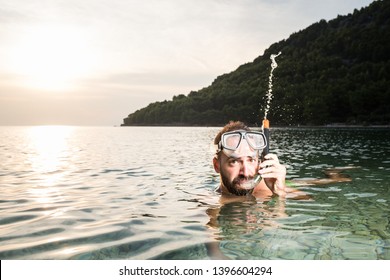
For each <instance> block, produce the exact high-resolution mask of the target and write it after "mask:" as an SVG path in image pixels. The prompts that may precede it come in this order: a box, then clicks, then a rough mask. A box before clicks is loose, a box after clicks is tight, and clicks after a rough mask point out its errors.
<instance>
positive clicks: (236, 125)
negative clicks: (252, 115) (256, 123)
mask: <svg viewBox="0 0 390 280" xmlns="http://www.w3.org/2000/svg"><path fill="white" fill-rule="evenodd" d="M234 130H245V131H250V130H251V129H250V128H249V127H248V126H247V125H246V124H245V123H243V122H240V121H230V122H229V123H228V124H226V125H225V126H224V127H223V128H222V129H221V130H220V131H219V132H218V134H217V135H216V136H215V138H214V144H215V145H218V144H219V142H220V141H221V138H222V134H224V133H225V132H229V131H234ZM216 156H217V157H218V154H217V155H216Z"/></svg>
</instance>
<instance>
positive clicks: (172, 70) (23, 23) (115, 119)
mask: <svg viewBox="0 0 390 280" xmlns="http://www.w3.org/2000/svg"><path fill="white" fill-rule="evenodd" d="M372 2H373V0H343V1H339V0H322V1H313V0H240V1H238V0H198V1H189V0H145V1H139V0H35V1H31V0H12V1H9V0H0V42H1V45H0V125H81V126H89V125H91V126H117V125H120V124H121V123H122V122H123V118H125V117H126V116H127V115H128V114H130V113H132V112H134V111H136V110H138V109H141V108H143V107H145V106H147V105H148V104H149V103H152V102H156V101H163V100H171V99H172V97H173V96H175V95H179V94H185V95H187V94H188V93H189V92H190V91H192V90H199V89H202V88H204V87H207V86H209V85H210V84H211V83H212V82H213V80H214V79H215V78H216V77H218V76H220V75H222V74H225V73H229V72H232V71H234V70H235V69H237V67H238V66H240V65H242V64H244V63H248V62H252V61H253V60H254V59H255V58H256V57H258V56H259V55H262V54H263V52H264V50H266V49H267V48H268V47H269V46H270V45H271V44H273V43H275V42H278V41H280V40H283V39H287V38H288V37H289V36H290V35H291V34H292V33H294V32H298V31H299V30H302V29H305V28H306V27H308V26H309V25H311V24H313V23H315V22H318V21H319V20H321V19H325V20H330V19H333V18H335V17H337V16H338V15H346V14H348V13H352V12H353V10H354V9H360V8H362V7H366V6H368V5H369V4H370V3H372Z"/></svg>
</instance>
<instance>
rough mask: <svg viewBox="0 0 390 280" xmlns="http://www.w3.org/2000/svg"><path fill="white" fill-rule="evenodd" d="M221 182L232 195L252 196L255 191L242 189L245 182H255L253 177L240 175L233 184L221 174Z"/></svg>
mask: <svg viewBox="0 0 390 280" xmlns="http://www.w3.org/2000/svg"><path fill="white" fill-rule="evenodd" d="M221 180H222V183H223V185H224V186H225V187H226V189H227V190H228V191H229V192H230V193H231V194H235V195H238V196H244V195H248V194H251V193H252V192H253V189H245V188H243V187H241V183H242V182H243V181H248V180H253V176H252V177H246V176H243V175H239V176H237V177H236V178H234V179H233V181H232V182H230V181H229V180H228V179H227V178H226V177H225V176H224V175H223V174H222V173H221Z"/></svg>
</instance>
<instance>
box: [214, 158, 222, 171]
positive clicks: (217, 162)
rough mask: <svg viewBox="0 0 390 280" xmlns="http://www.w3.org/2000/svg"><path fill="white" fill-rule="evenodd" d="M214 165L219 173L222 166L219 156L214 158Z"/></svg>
mask: <svg viewBox="0 0 390 280" xmlns="http://www.w3.org/2000/svg"><path fill="white" fill-rule="evenodd" d="M213 165H214V170H215V172H217V173H219V171H220V168H219V160H218V158H217V157H214V158H213Z"/></svg>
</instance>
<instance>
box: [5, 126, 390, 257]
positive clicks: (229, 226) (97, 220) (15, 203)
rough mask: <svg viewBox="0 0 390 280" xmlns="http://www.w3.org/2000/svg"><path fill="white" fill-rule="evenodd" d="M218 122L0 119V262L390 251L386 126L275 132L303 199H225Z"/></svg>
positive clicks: (273, 146) (275, 145) (389, 134)
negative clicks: (216, 142) (31, 122)
mask: <svg viewBox="0 0 390 280" xmlns="http://www.w3.org/2000/svg"><path fill="white" fill-rule="evenodd" d="M219 129H220V128H218V127H77V126H25V127H24V126H15V127H13V126H3V127H0V259H3V260H124V259H126V260H127V259H131V260H209V259H233V260H255V259H262V260H389V259H390V207H389V205H390V140H389V139H390V129H389V128H375V127H362V128H359V127H353V128H343V127H336V128H334V127H316V128H310V127H278V128H277V127H271V130H270V152H272V153H275V154H277V155H278V157H279V160H280V162H281V163H282V164H284V165H285V166H286V168H287V180H288V184H289V186H291V187H292V188H296V189H297V190H300V191H302V192H304V193H305V194H307V197H308V198H305V199H296V198H286V199H282V198H279V197H277V196H276V197H272V198H269V199H259V198H258V199H256V198H253V197H250V196H248V197H247V198H245V199H240V200H233V201H230V202H228V203H226V202H222V199H221V195H220V194H219V193H217V192H216V191H215V189H216V188H217V187H218V186H219V174H217V173H216V172H215V171H214V169H213V166H212V158H213V156H214V152H215V150H214V146H213V139H214V137H215V135H216V133H217V132H218V131H219ZM329 170H330V171H332V170H333V171H332V172H334V171H335V170H336V171H337V173H338V174H341V175H342V178H347V179H346V180H340V181H332V180H328V179H329V178H328V176H329ZM327 180H328V181H327Z"/></svg>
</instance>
